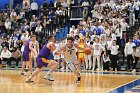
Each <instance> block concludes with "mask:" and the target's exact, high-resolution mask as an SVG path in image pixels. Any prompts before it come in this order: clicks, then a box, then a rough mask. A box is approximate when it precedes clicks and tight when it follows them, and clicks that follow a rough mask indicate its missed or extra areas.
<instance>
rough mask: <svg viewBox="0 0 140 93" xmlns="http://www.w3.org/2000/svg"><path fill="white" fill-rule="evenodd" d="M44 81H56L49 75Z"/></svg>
mask: <svg viewBox="0 0 140 93" xmlns="http://www.w3.org/2000/svg"><path fill="white" fill-rule="evenodd" d="M44 79H47V80H49V81H54V79H53V78H52V77H51V75H50V74H47V75H46V76H45V77H44Z"/></svg>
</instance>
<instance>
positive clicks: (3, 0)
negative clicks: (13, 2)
mask: <svg viewBox="0 0 140 93" xmlns="http://www.w3.org/2000/svg"><path fill="white" fill-rule="evenodd" d="M5 4H8V5H9V7H10V0H0V9H3V8H4V7H5Z"/></svg>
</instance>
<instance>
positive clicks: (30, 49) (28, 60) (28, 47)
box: [21, 35, 36, 75]
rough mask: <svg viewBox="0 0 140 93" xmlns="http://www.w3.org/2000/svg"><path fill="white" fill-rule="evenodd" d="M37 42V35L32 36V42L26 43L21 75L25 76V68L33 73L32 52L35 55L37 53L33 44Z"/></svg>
mask: <svg viewBox="0 0 140 93" xmlns="http://www.w3.org/2000/svg"><path fill="white" fill-rule="evenodd" d="M35 41H36V36H35V35H31V36H30V40H28V41H26V45H25V47H24V51H23V53H22V61H23V63H22V71H21V75H25V74H24V69H25V66H26V67H29V69H30V72H31V73H32V61H31V52H32V53H34V54H35V51H34V49H33V47H32V46H33V43H34V42H35Z"/></svg>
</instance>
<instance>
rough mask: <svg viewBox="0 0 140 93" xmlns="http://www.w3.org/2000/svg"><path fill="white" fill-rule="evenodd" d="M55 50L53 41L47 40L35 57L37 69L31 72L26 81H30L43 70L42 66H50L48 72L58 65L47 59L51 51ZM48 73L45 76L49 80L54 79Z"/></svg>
mask: <svg viewBox="0 0 140 93" xmlns="http://www.w3.org/2000/svg"><path fill="white" fill-rule="evenodd" d="M54 50H55V45H54V43H53V42H48V43H47V44H46V45H44V47H43V48H42V49H41V51H40V52H39V55H38V56H37V58H36V63H37V69H36V70H35V71H34V72H33V74H32V75H31V76H30V77H29V78H27V79H26V82H27V83H30V82H32V78H33V77H34V76H35V75H37V74H38V73H40V72H41V71H42V70H43V67H50V74H51V73H52V72H53V71H54V70H55V69H56V68H57V67H58V65H59V64H58V63H57V62H56V61H54V60H48V57H49V55H50V54H51V52H53V51H54ZM50 74H48V76H47V78H46V79H48V80H50V81H54V79H53V78H52V77H51V76H50Z"/></svg>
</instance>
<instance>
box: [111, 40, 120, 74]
mask: <svg viewBox="0 0 140 93" xmlns="http://www.w3.org/2000/svg"><path fill="white" fill-rule="evenodd" d="M118 49H119V45H117V44H116V40H113V43H112V46H111V64H112V68H113V71H115V70H116V69H117V68H118V66H117V60H118Z"/></svg>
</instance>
